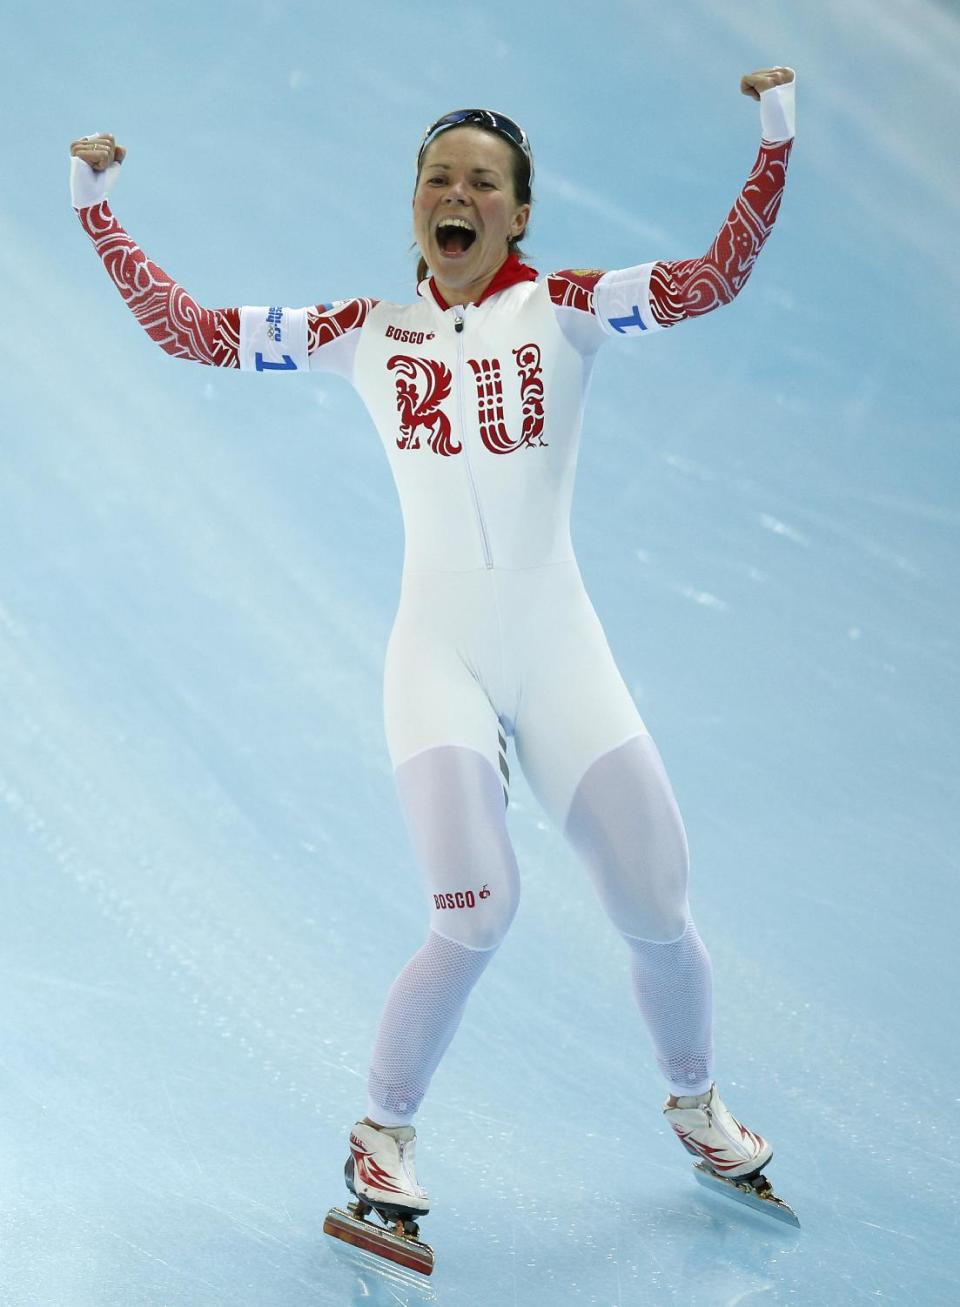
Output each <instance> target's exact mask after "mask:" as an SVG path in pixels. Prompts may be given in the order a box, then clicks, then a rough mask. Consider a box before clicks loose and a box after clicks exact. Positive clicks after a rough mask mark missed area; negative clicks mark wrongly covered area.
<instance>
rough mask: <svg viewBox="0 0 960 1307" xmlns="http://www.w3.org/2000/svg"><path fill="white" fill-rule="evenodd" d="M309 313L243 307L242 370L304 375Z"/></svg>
mask: <svg viewBox="0 0 960 1307" xmlns="http://www.w3.org/2000/svg"><path fill="white" fill-rule="evenodd" d="M309 366H310V364H309V359H308V356H307V310H306V309H305V308H304V309H287V308H281V307H280V306H279V305H263V306H255V305H244V307H243V308H242V309H241V310H240V367H241V368H242V369H243V370H244V371H245V372H304V371H307V370H308V369H309Z"/></svg>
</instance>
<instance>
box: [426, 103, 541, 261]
mask: <svg viewBox="0 0 960 1307" xmlns="http://www.w3.org/2000/svg"><path fill="white" fill-rule="evenodd" d="M464 126H468V127H472V128H473V129H474V130H475V131H478V132H487V133H489V135H490V136H495V137H496V138H497V140H498V141H506V143H507V145H509V146H510V155H511V157H512V160H513V194H514V196H515V197H516V201H517V203H518V204H531V203H532V202H533V195H532V194H531V191H530V163H529V160H528V159H527V156H526V155H525V154H524V152H523V151H522V150H521V149H520V147H519V145H514V143H513V141H511V140H510V138H509V136H504V135H503V134H502V133H501V132H498V131H495V130H494V128H492V127H485V126H484V125H483V124H482V123H465V124H464ZM449 130H450V131H454V132H455V131H456V130H457V128H456V127H451V128H450V129H449ZM422 171H423V163H422V161H421V164H420V167H419V168H418V169H417V180H416V182H415V183H414V190H416V188H417V186H419V185H420V173H421V172H422ZM529 229H530V224H529V222H528V223H527V226H526V227H524V229H523V231H522V232H521V233H520V235H519V236H511V237H510V240H509V241H508V242H507V246H508V251H509V253H510V254H516V255H517V257H518V258H521V259H522V258H523V257H524V254H523V250H522V249H521V248H520V242H521V241H522V240H523V238H524V236H526V234H527V232H528V231H529ZM411 248H412V249H416V248H417V246H416V244H414V245H413V246H411ZM429 271H430V268H429V266H428V265H427V261H426V259H425V258H424V257H423V255H422V254H421V255H420V258H419V259H418V261H417V285H418V286H419V285H420V283H421V281H423V279H424V277H426V275H427V273H428V272H429Z"/></svg>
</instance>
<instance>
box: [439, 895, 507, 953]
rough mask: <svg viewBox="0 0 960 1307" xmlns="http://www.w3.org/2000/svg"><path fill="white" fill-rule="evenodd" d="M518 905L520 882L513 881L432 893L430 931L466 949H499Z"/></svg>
mask: <svg viewBox="0 0 960 1307" xmlns="http://www.w3.org/2000/svg"><path fill="white" fill-rule="evenodd" d="M519 902H520V886H519V881H513V880H510V879H502V878H499V879H498V878H494V879H491V880H489V881H484V882H482V883H480V884H477V885H470V886H466V887H460V888H456V889H455V888H449V889H439V888H438V889H436V890H433V891H432V892H431V897H430V928H431V930H435V931H436V932H437V934H438V935H444V936H445V937H446V938H447V939H451V940H453V941H454V942H455V943H457V944H463V945H464V946H465V947H466V948H473V949H493V948H497V947H498V945H500V944H501V943H502V942H503V939H504V937H505V936H506V933H507V931H508V930H509V929H510V924H511V922H512V921H513V919H514V917H515V916H516V913H517V906H518V904H519Z"/></svg>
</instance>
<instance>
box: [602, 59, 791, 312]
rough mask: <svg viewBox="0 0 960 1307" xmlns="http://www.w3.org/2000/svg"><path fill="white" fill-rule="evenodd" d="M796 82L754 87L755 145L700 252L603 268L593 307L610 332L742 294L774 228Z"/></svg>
mask: <svg viewBox="0 0 960 1307" xmlns="http://www.w3.org/2000/svg"><path fill="white" fill-rule="evenodd" d="M794 120H795V101H794V81H790V82H789V83H783V84H781V85H779V86H775V87H770V88H768V89H767V90H766V91H762V92H761V94H760V126H761V134H762V139H761V142H760V152H759V153H758V155H757V159H756V162H755V163H754V165H753V169H752V171H751V173H750V176H749V177H748V178H747V180H746V182H745V183H744V186H743V190H742V191H741V192H740V194H739V196H738V197H737V201H736V203H735V204H734V206H733V208H732V209H731V210H730V212H729V214H728V215H727V220H726V222H725V223H724V224H723V226H722V227H721V228H720V231H719V233H718V234H717V237H716V239H715V240H714V242H713V244H712V245H711V246H710V248H709V250H707V252H706V254H704V255H702V257H700V258H698V259H677V260H673V261H670V260H660V261H658V262H655V263H642V264H639V265H638V266H637V267H635V268H623V269H620V270H618V271H616V272H608V273H606V274H605V275H604V276H603V277H602V278H601V279H600V280H599V281H598V282H597V284H596V286H595V287H594V294H593V302H594V312H595V313H596V315H597V318H598V320H599V322H600V325H601V326H602V328H603V330H604V331H605V332H606V333H607V334H608V335H622V336H638V335H641V334H646V333H649V332H652V331H662V330H663V328H664V327H673V326H675V325H676V324H677V323H678V322H683V321H684V319H685V318H695V317H699V316H700V315H701V314H704V313H709V312H710V311H711V310H712V309H717V308H719V307H720V306H721V305H722V304H729V303H730V301H731V300H732V299H733V298H734V297H735V296H736V295H738V294H739V293H740V291H741V290H742V289H743V286H744V285H745V284H746V281H747V278H748V277H749V276H750V273H751V272H752V271H753V265H754V264H755V263H756V261H757V255H758V254H759V253H760V251H761V250H762V249H763V246H764V244H765V242H766V240H767V237H768V236H769V235H770V232H771V229H772V228H773V224H774V221H775V219H776V216H777V212H778V210H779V208H780V201H781V199H782V198H783V187H784V182H785V180H786V175H787V163H788V161H789V158H790V151H791V149H792V148H793V136H794Z"/></svg>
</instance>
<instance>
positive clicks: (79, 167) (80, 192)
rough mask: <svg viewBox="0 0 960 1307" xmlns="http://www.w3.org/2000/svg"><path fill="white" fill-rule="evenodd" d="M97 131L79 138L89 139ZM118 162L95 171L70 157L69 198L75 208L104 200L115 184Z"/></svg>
mask: <svg viewBox="0 0 960 1307" xmlns="http://www.w3.org/2000/svg"><path fill="white" fill-rule="evenodd" d="M96 135H97V133H96V132H94V133H93V134H92V135H90V136H82V137H81V138H80V139H81V140H84V141H91V140H93V137H94V136H96ZM119 172H120V164H119V163H117V162H116V161H114V162H113V163H111V164H110V166H109V168H104V170H103V171H102V172H97V170H96V168H92V167H91V166H90V164H89V163H85V162H84V161H83V159H78V158H77V156H76V155H73V156H72V157H71V159H70V198H71V199H72V200H73V207H74V208H75V209H89V207H90V205H91V204H99V203H100V201H101V200H105V199H106V198H107V196H108V195H109V194H110V192H111V191H112V190H113V187H114V185H115V184H116V180H117V176H118V174H119Z"/></svg>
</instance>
